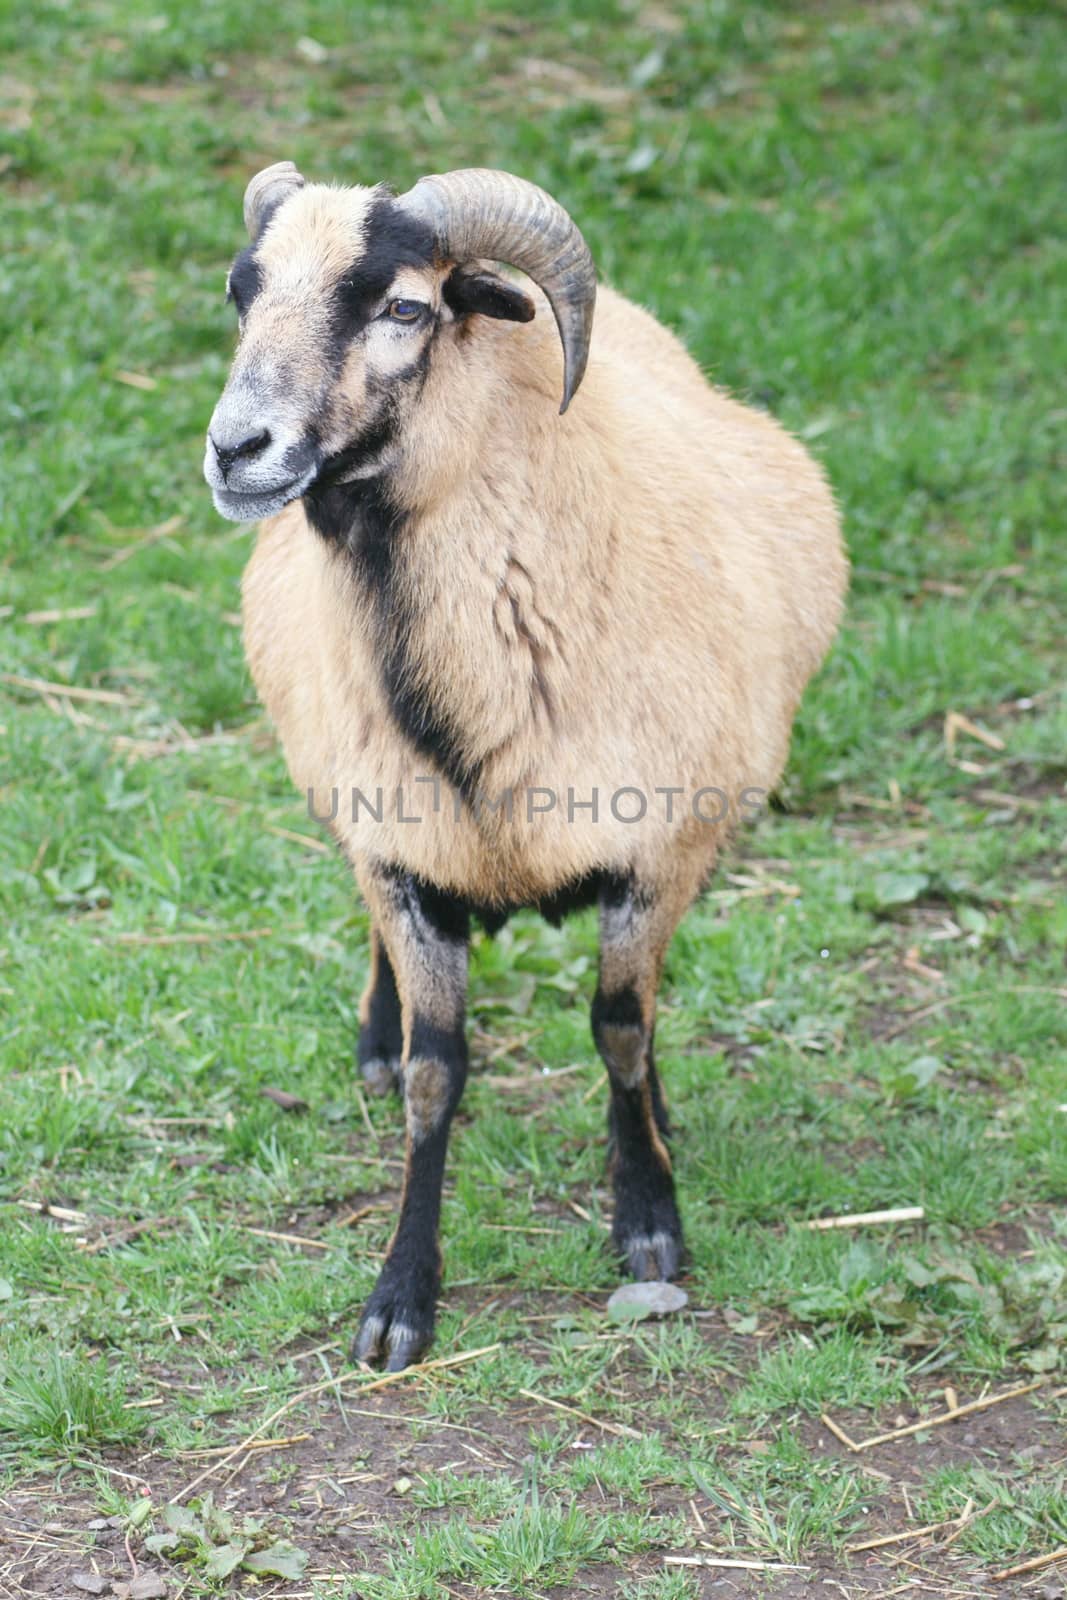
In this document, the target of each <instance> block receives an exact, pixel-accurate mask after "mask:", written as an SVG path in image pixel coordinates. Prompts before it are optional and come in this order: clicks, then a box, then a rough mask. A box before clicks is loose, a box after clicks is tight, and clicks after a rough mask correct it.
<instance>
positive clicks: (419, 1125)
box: [353, 867, 469, 1372]
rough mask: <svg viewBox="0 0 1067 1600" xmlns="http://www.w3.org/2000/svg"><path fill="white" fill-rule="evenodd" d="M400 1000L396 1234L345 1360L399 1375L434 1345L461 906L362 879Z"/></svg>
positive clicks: (460, 1001) (462, 956) (460, 1009)
mask: <svg viewBox="0 0 1067 1600" xmlns="http://www.w3.org/2000/svg"><path fill="white" fill-rule="evenodd" d="M360 882H361V884H362V886H363V890H364V894H365V895H366V897H367V899H368V901H369V902H370V905H371V910H372V912H373V914H374V919H375V926H376V928H377V930H378V933H379V935H380V937H381V939H382V943H383V947H384V950H385V952H386V953H387V955H388V958H389V962H390V964H391V967H392V971H393V973H394V974H395V978H396V987H397V992H398V994H399V998H400V1013H401V1020H402V1029H403V1049H402V1054H401V1080H402V1083H403V1090H404V1116H405V1122H406V1127H407V1150H406V1159H405V1164H404V1189H403V1194H402V1196H401V1201H400V1217H399V1221H398V1223H397V1228H396V1233H395V1234H394V1235H393V1241H392V1244H391V1245H390V1246H389V1252H388V1255H387V1256H386V1260H385V1265H384V1266H383V1268H382V1271H381V1275H380V1276H379V1278H378V1282H377V1284H376V1285H375V1287H374V1290H373V1292H372V1293H371V1296H370V1299H369V1300H368V1301H367V1304H366V1306H365V1307H364V1310H363V1316H362V1319H361V1321H360V1325H359V1332H358V1333H357V1335H356V1341H355V1346H354V1348H353V1355H354V1357H355V1359H356V1360H358V1361H372V1362H384V1364H385V1366H386V1369H387V1370H388V1371H390V1372H397V1371H399V1370H400V1369H401V1368H402V1367H406V1366H408V1365H409V1364H410V1363H411V1362H412V1361H417V1360H418V1358H419V1357H420V1356H421V1355H422V1353H423V1351H424V1350H425V1349H426V1347H427V1345H428V1344H429V1343H430V1340H431V1339H432V1337H433V1325H434V1311H435V1308H436V1302H437V1293H438V1289H439V1286H440V1280H441V1260H440V1252H439V1250H438V1244H437V1228H438V1222H439V1219H440V1213H441V1183H442V1179H443V1177H444V1167H445V1150H446V1148H447V1145H448V1130H449V1125H450V1124H451V1121H452V1116H453V1113H454V1112H455V1109H456V1106H457V1105H458V1104H459V1099H460V1095H461V1094H462V1093H463V1085H464V1082H465V1080H466V1076H467V1042H466V1038H465V1036H464V1031H463V1023H464V1007H465V1003H466V994H467V941H468V932H469V919H468V914H467V908H466V905H465V904H464V903H463V902H462V901H461V900H459V899H457V898H456V897H454V896H452V895H447V894H443V893H441V892H440V891H439V890H436V889H433V888H431V887H430V886H429V885H427V884H423V883H420V882H419V881H418V880H417V879H415V878H413V877H412V876H411V875H410V874H408V873H404V872H399V871H395V870H391V869H386V868H381V867H378V868H373V869H365V870H364V871H362V872H361V873H360Z"/></svg>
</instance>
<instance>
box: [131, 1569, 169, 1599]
mask: <svg viewBox="0 0 1067 1600" xmlns="http://www.w3.org/2000/svg"><path fill="white" fill-rule="evenodd" d="M166 1592H167V1583H166V1579H165V1578H164V1577H163V1575H162V1573H159V1572H141V1573H138V1575H137V1577H136V1578H134V1580H133V1582H132V1583H131V1584H130V1593H129V1600H162V1597H163V1595H165V1594H166Z"/></svg>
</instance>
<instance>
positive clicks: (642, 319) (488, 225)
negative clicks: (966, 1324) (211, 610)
mask: <svg viewBox="0 0 1067 1600" xmlns="http://www.w3.org/2000/svg"><path fill="white" fill-rule="evenodd" d="M245 215H246V221H247V223H248V228H249V232H250V235H251V244H250V246H249V247H248V248H247V249H246V250H245V251H243V252H242V254H241V255H240V256H238V258H237V260H236V262H235V263H234V266H233V268H232V270H231V273H230V278H229V290H230V293H231V294H232V296H233V298H234V300H235V301H236V303H237V310H238V313H239V317H240V323H241V338H240V343H239V345H238V349H237V353H236V356H235V358H234V363H233V369H232V372H231V374H230V378H229V381H228V382H227V385H226V388H225V391H224V393H223V395H222V398H221V399H220V401H219V403H218V406H217V407H216V409H215V413H214V415H213V417H212V420H211V425H210V430H209V435H208V446H207V454H206V459H205V475H206V477H207V479H208V482H209V483H210V485H211V487H212V489H213V490H214V495H215V502H216V505H217V507H218V509H219V510H220V511H221V512H222V513H223V514H224V515H225V516H228V517H230V518H233V519H234V520H258V519H261V518H264V517H265V518H267V520H266V521H265V522H264V524H263V527H262V528H261V530H260V533H259V539H258V542H257V545H256V549H255V553H254V555H253V557H252V560H251V562H250V563H249V566H248V569H247V572H246V574H245V580H244V623H245V642H246V648H247V653H248V660H249V663H250V666H251V670H252V674H253V677H254V679H255V682H256V685H257V688H258V690H259V692H260V695H261V696H262V699H263V701H264V704H265V705H266V707H267V709H268V711H269V712H270V715H271V717H272V718H273V720H274V723H275V725H276V727H277V729H278V732H279V735H280V737H281V740H282V744H283V746H284V749H285V754H286V758H287V760H288V763H289V768H290V771H291V773H292V775H293V778H294V780H295V781H296V783H297V784H298V785H299V786H300V788H301V789H304V790H307V791H308V795H309V803H311V804H313V806H314V808H315V809H316V812H323V811H325V813H326V815H327V816H328V817H329V820H330V825H331V828H332V830H333V832H334V834H335V836H336V838H337V840H338V842H339V843H340V845H341V847H342V848H343V850H344V852H345V854H346V855H347V857H348V859H349V860H350V862H351V864H352V867H353V869H354V872H355V875H356V878H357V880H358V883H359V886H360V888H361V890H362V892H363V895H364V898H365V899H366V902H367V905H368V906H369V908H370V913H371V919H372V926H373V931H372V938H371V978H370V983H369V985H368V988H367V991H366V993H365V995H364V998H363V1004H362V1009H361V1021H362V1028H361V1035H360V1044H359V1059H360V1062H361V1065H362V1067H363V1071H364V1073H365V1075H366V1076H367V1078H368V1080H369V1081H371V1082H372V1083H374V1084H375V1085H382V1084H385V1083H388V1082H389V1081H391V1080H392V1078H393V1077H394V1076H395V1077H396V1078H397V1079H398V1080H399V1082H400V1084H401V1085H402V1089H403V1095H404V1103H405V1116H406V1125H407V1162H406V1171H405V1182H404V1192H403V1197H402V1200H401V1204H400V1215H399V1221H398V1226H397V1230H396V1234H395V1236H394V1238H393V1242H392V1244H391V1246H390V1249H389V1253H388V1256H387V1259H386V1262H385V1265H384V1267H383V1269H382V1273H381V1276H380V1278H379V1280H378V1283H377V1285H376V1287H375V1289H374V1291H373V1293H372V1295H371V1298H370V1300H369V1302H368V1304H367V1306H366V1308H365V1310H364V1313H363V1318H362V1321H361V1324H360V1329H359V1333H358V1335H357V1339H356V1345H355V1354H356V1355H357V1357H359V1358H361V1359H367V1360H373V1361H384V1362H385V1363H386V1365H387V1366H388V1367H389V1368H391V1369H395V1368H399V1367H403V1366H405V1365H407V1364H408V1363H409V1362H411V1361H412V1360H415V1359H417V1358H418V1356H419V1355H420V1354H421V1353H422V1351H423V1350H424V1349H425V1348H426V1345H427V1344H428V1343H429V1340H430V1338H431V1336H432V1332H433V1319H434V1307H435V1302H436V1297H437V1292H438V1287H439V1282H440V1261H439V1252H438V1246H437V1231H438V1219H439V1213H440V1199H441V1183H442V1175H443V1170H444V1161H445V1147H446V1141H447V1137H448V1128H449V1124H450V1121H451V1118H452V1114H453V1112H454V1111H455V1108H456V1105H457V1103H458V1101H459V1098H460V1094H461V1092H462V1089H463V1084H464V1079H465V1076H466V1067H467V1051H466V1043H465V1039H464V1008H465V1001H466V984H467V950H468V931H469V924H470V918H471V916H472V914H473V915H476V916H479V917H480V918H481V919H482V920H483V921H484V922H486V924H487V925H488V926H490V927H492V926H495V925H498V924H499V923H500V922H502V921H503V920H504V918H505V917H506V916H507V914H508V913H509V911H511V910H514V909H515V908H517V907H519V906H530V905H532V906H537V907H539V908H540V909H541V910H542V911H543V912H544V913H545V914H546V915H548V916H551V917H554V918H558V917H559V916H561V915H562V914H564V913H565V912H566V911H568V910H571V909H574V908H575V907H577V906H581V905H586V904H592V903H596V904H598V905H599V908H600V936H601V956H600V972H599V982H598V985H597V991H596V996H595V999H594V1001H593V1013H592V1017H593V1033H594V1037H595V1040H596V1044H597V1048H598V1050H599V1051H600V1054H601V1055H602V1057H603V1059H604V1062H605V1065H606V1067H607V1071H608V1074H609V1079H610V1085H611V1112H610V1132H611V1144H612V1150H613V1178H614V1190H615V1217H614V1225H613V1238H614V1242H615V1246H616V1248H617V1250H618V1252H619V1254H620V1256H621V1257H622V1259H623V1260H624V1261H625V1263H626V1264H627V1265H628V1267H629V1269H630V1271H631V1272H633V1273H634V1274H635V1275H636V1276H638V1277H649V1276H650V1277H662V1278H669V1277H671V1276H673V1275H674V1274H675V1273H676V1272H677V1270H678V1268H679V1265H680V1261H681V1251H682V1233H681V1225H680V1222H679V1217H678V1211H677V1207H676V1203H675V1197H674V1184H673V1179H672V1176H671V1163H670V1157H669V1154H668V1151H667V1146H666V1133H667V1122H666V1114H665V1110H664V1103H663V1097H662V1094H661V1090H660V1086H659V1082H658V1079H657V1076H656V1069H655V1065H654V1061H653V1050H652V1040H653V1027H654V1012H655V998H656V990H657V986H658V983H659V977H660V971H661V967H662V964H663V958H664V954H665V952H666V949H667V945H668V942H669V940H670V938H671V935H672V933H673V932H674V929H675V927H676V926H677V923H678V921H679V919H680V917H681V916H682V914H683V913H684V911H685V910H686V908H687V906H688V905H689V903H690V902H691V900H692V899H693V897H694V896H695V895H696V893H697V892H698V890H699V888H700V886H701V884H702V882H703V881H704V880H705V879H706V877H707V875H708V873H709V871H710V869H711V867H712V865H713V863H714V861H715V857H716V854H717V852H718V850H719V848H720V845H721V844H722V841H723V839H724V838H725V837H726V835H727V833H728V831H729V830H730V828H731V827H732V826H733V824H734V822H735V821H736V820H737V817H738V814H739V813H740V812H743V811H744V810H746V809H748V808H749V807H751V806H752V805H753V804H754V803H755V801H756V800H757V799H758V798H760V797H762V796H765V795H766V793H767V792H768V791H769V790H770V789H771V788H772V787H773V786H774V784H775V783H776V781H777V779H778V777H779V775H780V774H781V771H782V767H783V764H784V762H785V759H786V754H787V750H788V745H789V737H790V729H791V725H792V722H793V717H794V714H795V712H796V709H797V704H798V702H799V699H800V696H801V692H802V690H803V688H804V685H805V683H806V682H807V680H808V678H809V677H810V676H811V674H812V673H813V672H814V671H815V669H816V667H817V666H818V665H819V663H820V661H821V660H822V658H823V656H824V654H825V652H826V650H827V648H828V646H829V644H830V642H831V640H832V638H833V636H834V632H835V629H836V627H837V623H838V618H839V615H840V610H841V604H842V596H843V593H844V589H845V583H846V561H845V557H844V554H843V552H842V547H841V540H840V533H839V526H838V517H837V514H836V511H835V507H834V502H833V498H832V496H831V493H830V490H829V488H828V487H827V484H826V481H825V479H824V477H823V474H822V472H821V470H820V469H819V467H818V466H817V465H816V464H815V462H814V461H813V460H812V459H811V457H810V456H809V455H808V454H807V452H806V451H805V450H804V449H803V447H802V446H801V445H800V444H798V443H797V441H796V440H795V439H793V438H791V437H790V435H789V434H787V433H786V432H785V431H784V429H783V428H781V427H780V426H779V424H778V423H777V422H775V421H774V420H773V419H772V418H770V417H768V416H765V415H763V414H762V413H760V412H758V411H753V410H750V409H749V408H747V407H745V406H743V405H740V404H738V403H737V402H736V401H734V400H732V399H730V398H729V397H728V396H727V395H725V394H723V393H722V392H720V391H718V390H716V389H713V388H712V387H711V386H710V385H709V384H708V383H707V382H706V380H705V379H704V377H703V375H702V374H701V372H700V370H699V368H698V367H697V365H696V363H695V362H694V361H693V360H692V359H691V358H690V357H689V355H688V354H687V353H686V351H685V350H684V349H683V347H682V346H681V344H680V343H679V342H678V340H677V339H675V338H674V336H673V335H672V334H670V333H668V332H667V331H666V330H665V329H664V328H663V327H661V326H660V324H659V323H657V322H656V321H655V320H654V318H652V317H651V316H650V315H649V314H648V313H647V312H645V311H643V310H641V309H639V308H638V307H637V306H634V305H632V304H630V303H629V302H628V301H627V300H625V299H623V298H622V296H621V295H618V294H615V293H613V292H612V291H611V290H608V289H602V290H601V292H600V296H599V299H598V300H597V301H596V328H595V333H594V332H593V328H592V324H593V307H594V299H595V295H596V288H595V275H594V271H593V267H592V262H591V259H590V257H589V253H588V250H587V249H586V246H585V243H584V241H583V240H582V237H581V234H580V233H579V232H578V229H577V228H576V227H575V225H574V224H573V222H572V221H571V220H570V218H569V217H568V216H567V214H566V212H565V211H563V209H562V207H560V206H559V205H557V203H556V202H555V201H553V200H551V199H550V198H549V197H548V196H547V195H545V194H544V193H543V192H542V191H541V190H539V189H537V188H535V187H534V186H533V185H532V184H527V183H524V182H523V181H522V180H520V179H516V178H513V177H510V176H509V175H507V174H504V173H491V172H482V171H473V172H455V173H450V174H447V175H445V176H443V177H435V178H430V179H423V180H422V181H421V182H420V183H419V184H417V185H416V186H415V188H414V189H413V190H411V191H410V192H409V193H408V194H406V195H403V196H401V197H399V198H397V197H394V196H393V195H392V194H391V192H390V191H388V190H386V189H384V188H382V187H377V188H373V189H368V188H358V187H353V188H330V187H325V186H321V185H305V184H304V180H303V179H302V178H301V177H300V175H299V174H298V173H297V172H296V170H295V168H294V167H293V166H292V165H291V163H288V162H285V163H281V164H279V165H278V166H275V167H271V168H268V169H267V171H266V172H264V173H261V174H259V175H258V177H256V178H254V179H253V180H252V182H251V184H250V185H249V188H248V192H247V194H246V197H245ZM494 261H506V262H508V263H510V264H511V265H513V266H516V267H518V268H520V269H522V270H523V271H524V272H525V273H526V274H527V275H528V276H527V278H526V279H524V280H522V281H519V280H516V279H514V278H512V277H510V276H508V277H505V276H501V275H499V274H498V273H497V272H496V271H494V270H493V269H492V267H491V266H490V263H491V262H494ZM549 310H551V312H552V314H553V316H554V317H555V321H556V325H557V327H558V330H559V338H560V340H561V341H562V345H563V353H564V379H563V382H564V403H563V407H562V410H563V411H565V412H566V415H565V416H562V415H560V414H559V413H558V412H557V407H556V403H555V397H556V396H557V395H558V394H559V390H560V379H561V373H560V352H559V343H558V342H557V335H556V331H555V329H554V328H553V326H552V322H551V318H550V317H548V316H547V315H546V312H548V311H549ZM587 360H588V369H587V370H586V362H587ZM583 374H584V382H583ZM579 384H581V390H580V393H577V396H576V398H574V403H573V405H571V404H569V402H570V401H571V399H572V397H574V396H575V392H576V390H577V389H578V385H579ZM283 508H284V509H283Z"/></svg>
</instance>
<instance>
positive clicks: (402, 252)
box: [330, 193, 434, 361]
mask: <svg viewBox="0 0 1067 1600" xmlns="http://www.w3.org/2000/svg"><path fill="white" fill-rule="evenodd" d="M366 239H367V244H366V248H365V249H364V251H363V254H362V255H361V256H360V257H359V259H358V260H357V261H354V262H353V263H352V265H351V267H350V268H349V269H348V271H347V272H346V273H345V274H344V275H343V277H342V278H341V279H340V281H339V282H338V284H337V286H336V288H335V289H334V294H333V305H332V307H331V314H330V330H331V345H332V346H333V348H334V351H335V353H340V359H341V360H342V361H343V359H344V357H343V352H344V350H346V349H347V347H348V345H349V343H350V342H351V340H352V339H354V338H355V336H356V335H357V334H358V333H360V332H362V330H363V329H364V328H365V327H366V326H367V323H368V322H369V321H370V319H371V317H372V316H373V315H374V313H375V311H376V310H377V308H378V305H379V302H380V301H381V298H382V296H383V295H384V294H385V291H386V290H387V289H388V288H389V285H390V284H391V283H392V281H393V279H394V278H395V277H396V275H397V273H398V272H399V271H400V269H401V267H427V266H429V265H430V263H431V262H432V261H433V259H434V242H433V234H432V233H431V231H430V229H429V228H428V227H426V225H425V223H422V222H419V221H417V220H416V218H414V217H411V216H408V215H407V214H406V213H405V212H404V211H402V210H401V209H400V207H399V206H398V205H397V203H396V200H395V199H394V198H393V196H392V195H389V194H385V193H382V194H379V195H377V196H376V197H375V199H374V200H373V201H372V202H371V204H370V207H369V209H368V211H367V217H366Z"/></svg>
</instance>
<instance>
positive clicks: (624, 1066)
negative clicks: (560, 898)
mask: <svg viewBox="0 0 1067 1600" xmlns="http://www.w3.org/2000/svg"><path fill="white" fill-rule="evenodd" d="M672 909H673V907H672V905H671V903H670V902H669V901H667V900H665V899H661V898H658V897H655V896H654V895H652V894H651V893H650V892H648V891H644V892H642V891H640V890H639V889H637V888H636V887H635V886H634V885H633V884H632V883H629V884H625V885H614V886H612V887H611V888H610V889H608V890H606V891H605V894H604V897H603V899H602V901H601V912H600V980H599V983H598V985H597V992H596V996H595V998H594V1000H593V1015H592V1022H593V1037H594V1039H595V1040H596V1046H597V1049H598V1050H599V1052H600V1055H601V1057H602V1059H603V1061H604V1065H605V1066H606V1067H607V1070H608V1080H609V1083H610V1087H611V1106H610V1110H609V1113H608V1129H609V1135H610V1141H611V1156H612V1181H613V1185H614V1190H615V1220H614V1223H613V1225H612V1239H613V1241H614V1244H615V1248H616V1250H617V1251H618V1253H619V1255H620V1257H621V1258H622V1260H623V1261H624V1263H625V1264H626V1266H627V1267H628V1269H629V1271H630V1272H631V1273H632V1274H633V1276H634V1277H635V1278H673V1277H674V1276H675V1275H676V1274H677V1272H678V1270H679V1267H680V1265H681V1260H682V1249H683V1242H682V1225H681V1220H680V1218H679V1216H678V1207H677V1205H676V1203H675V1198H674V1178H673V1175H672V1172H671V1158H670V1155H669V1153H668V1150H667V1145H666V1135H667V1113H666V1107H665V1105H664V1101H663V1093H662V1090H661V1088H660V1083H659V1078H658V1075H657V1073H656V1066H655V1059H654V1055H653V1048H652V1040H653V1031H654V1026H655V1022H654V1018H655V1003H656V987H657V984H658V981H659V973H660V967H661V965H662V961H663V955H664V952H665V950H666V947H667V942H668V940H669V939H670V935H671V933H672V932H673V931H674V924H675V922H676V920H677V916H672V915H671V912H672Z"/></svg>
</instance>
